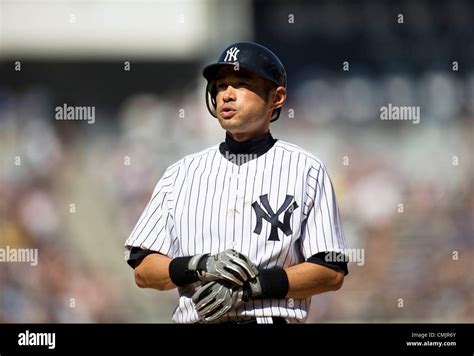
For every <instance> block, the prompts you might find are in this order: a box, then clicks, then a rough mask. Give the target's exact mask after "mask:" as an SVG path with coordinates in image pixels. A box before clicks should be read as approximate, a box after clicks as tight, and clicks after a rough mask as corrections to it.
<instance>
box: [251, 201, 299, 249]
mask: <svg viewBox="0 0 474 356" xmlns="http://www.w3.org/2000/svg"><path fill="white" fill-rule="evenodd" d="M292 200H293V196H292V195H287V196H286V199H285V201H284V202H283V204H282V205H281V206H280V207H279V208H278V210H277V212H276V213H274V212H273V209H272V208H271V206H270V203H269V202H268V194H265V195H262V196H260V202H261V203H262V205H263V207H264V208H265V210H266V212H265V211H264V210H263V209H262V207H261V206H260V204H258V203H257V202H256V201H255V202H254V203H253V204H252V208H253V209H254V210H255V215H256V216H257V223H256V225H255V229H254V230H253V232H254V233H256V234H260V233H261V232H262V219H265V220H266V221H268V222H269V223H270V224H271V225H272V229H271V231H270V237H269V238H268V241H280V239H279V238H278V229H280V230H281V231H283V233H284V234H285V235H286V236H288V235H290V234H292V231H291V226H290V218H291V215H292V214H293V212H294V211H295V209H296V208H298V204H297V203H296V202H293V204H291V206H289V205H290V202H291V201H292ZM288 206H289V207H288ZM285 210H286V211H285ZM284 211H285V215H284V216H283V223H282V222H281V221H280V220H278V216H280V214H281V213H283V212H284Z"/></svg>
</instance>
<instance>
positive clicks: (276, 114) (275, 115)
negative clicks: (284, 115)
mask: <svg viewBox="0 0 474 356" xmlns="http://www.w3.org/2000/svg"><path fill="white" fill-rule="evenodd" d="M280 112H281V108H278V109H276V110H273V113H272V117H271V119H270V122H273V121H277V120H278V118H279V117H280Z"/></svg>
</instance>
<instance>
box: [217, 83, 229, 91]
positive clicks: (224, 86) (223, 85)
mask: <svg viewBox="0 0 474 356" xmlns="http://www.w3.org/2000/svg"><path fill="white" fill-rule="evenodd" d="M226 88H227V84H226V83H218V84H217V89H218V90H225V89H226Z"/></svg>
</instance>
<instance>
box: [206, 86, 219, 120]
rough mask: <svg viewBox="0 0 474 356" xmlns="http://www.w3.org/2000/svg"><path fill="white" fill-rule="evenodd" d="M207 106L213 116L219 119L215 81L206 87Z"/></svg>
mask: <svg viewBox="0 0 474 356" xmlns="http://www.w3.org/2000/svg"><path fill="white" fill-rule="evenodd" d="M206 105H207V109H208V110H209V112H210V113H211V115H212V116H214V117H216V118H217V111H216V109H217V103H216V93H215V86H214V81H210V82H208V83H207V86H206Z"/></svg>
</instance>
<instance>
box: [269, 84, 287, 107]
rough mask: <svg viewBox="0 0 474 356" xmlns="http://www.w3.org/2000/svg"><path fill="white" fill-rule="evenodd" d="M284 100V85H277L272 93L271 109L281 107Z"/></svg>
mask: <svg viewBox="0 0 474 356" xmlns="http://www.w3.org/2000/svg"><path fill="white" fill-rule="evenodd" d="M285 101H286V89H285V87H282V86H279V87H277V88H276V89H275V92H274V93H273V102H272V106H271V108H272V109H278V108H281V107H282V106H283V105H284V104H285Z"/></svg>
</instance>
